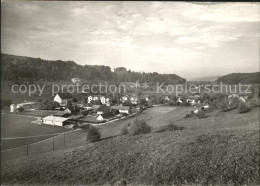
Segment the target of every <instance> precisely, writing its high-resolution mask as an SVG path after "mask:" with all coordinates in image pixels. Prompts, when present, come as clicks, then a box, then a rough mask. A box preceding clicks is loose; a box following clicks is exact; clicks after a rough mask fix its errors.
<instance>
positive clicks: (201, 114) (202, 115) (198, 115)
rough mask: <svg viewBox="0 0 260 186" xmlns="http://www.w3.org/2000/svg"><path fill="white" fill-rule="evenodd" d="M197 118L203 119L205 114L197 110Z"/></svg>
mask: <svg viewBox="0 0 260 186" xmlns="http://www.w3.org/2000/svg"><path fill="white" fill-rule="evenodd" d="M197 117H198V118H205V117H206V114H205V112H204V111H202V110H199V112H198V113H197Z"/></svg>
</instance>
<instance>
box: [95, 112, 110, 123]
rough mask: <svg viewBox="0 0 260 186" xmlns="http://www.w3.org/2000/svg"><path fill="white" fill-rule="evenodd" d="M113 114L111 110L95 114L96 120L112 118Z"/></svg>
mask: <svg viewBox="0 0 260 186" xmlns="http://www.w3.org/2000/svg"><path fill="white" fill-rule="evenodd" d="M113 116H114V115H113V113H112V112H108V113H105V114H99V115H98V116H97V120H98V121H104V120H105V119H108V118H112V117H113Z"/></svg>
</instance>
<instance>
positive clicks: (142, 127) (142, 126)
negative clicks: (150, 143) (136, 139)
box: [129, 120, 151, 135]
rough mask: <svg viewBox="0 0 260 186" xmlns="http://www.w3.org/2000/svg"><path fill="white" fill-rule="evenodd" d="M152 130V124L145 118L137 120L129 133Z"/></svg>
mask: <svg viewBox="0 0 260 186" xmlns="http://www.w3.org/2000/svg"><path fill="white" fill-rule="evenodd" d="M150 132H151V126H149V125H148V124H147V123H146V122H145V121H144V120H137V121H135V122H134V123H133V124H132V125H131V127H130V131H129V133H130V134H131V135H139V134H147V133H150Z"/></svg>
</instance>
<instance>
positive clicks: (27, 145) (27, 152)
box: [26, 142, 29, 156]
mask: <svg viewBox="0 0 260 186" xmlns="http://www.w3.org/2000/svg"><path fill="white" fill-rule="evenodd" d="M26 155H27V156H28V155H29V143H28V142H27V143H26Z"/></svg>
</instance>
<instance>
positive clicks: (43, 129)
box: [1, 114, 68, 150]
mask: <svg viewBox="0 0 260 186" xmlns="http://www.w3.org/2000/svg"><path fill="white" fill-rule="evenodd" d="M34 120H36V119H35V118H34V117H27V116H20V115H15V114H2V115H1V143H2V144H1V148H2V150H6V149H10V148H15V147H19V146H23V145H26V143H27V142H28V143H33V142H37V141H40V140H43V139H46V138H49V137H52V136H55V135H57V133H62V132H64V130H66V129H64V128H61V127H57V126H48V125H37V124H33V123H31V122H32V121H34ZM66 131H68V130H66ZM47 134H48V136H41V135H47ZM49 134H51V135H49ZM28 136H40V137H28ZM19 137H28V138H19ZM6 138H14V139H6Z"/></svg>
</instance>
